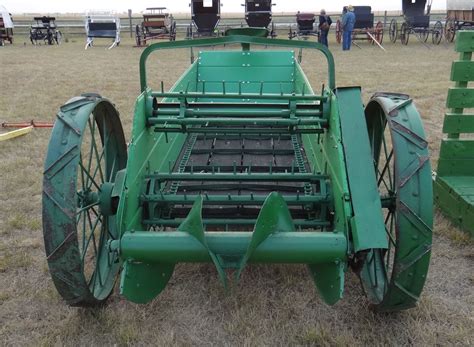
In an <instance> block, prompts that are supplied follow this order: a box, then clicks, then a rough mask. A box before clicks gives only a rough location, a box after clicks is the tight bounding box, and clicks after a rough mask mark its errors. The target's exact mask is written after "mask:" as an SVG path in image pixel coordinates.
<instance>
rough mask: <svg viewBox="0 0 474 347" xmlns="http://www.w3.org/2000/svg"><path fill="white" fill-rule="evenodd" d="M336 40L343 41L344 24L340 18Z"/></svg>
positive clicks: (337, 23) (337, 24)
mask: <svg viewBox="0 0 474 347" xmlns="http://www.w3.org/2000/svg"><path fill="white" fill-rule="evenodd" d="M336 41H337V43H341V42H342V24H341V21H340V20H339V19H338V20H337V22H336Z"/></svg>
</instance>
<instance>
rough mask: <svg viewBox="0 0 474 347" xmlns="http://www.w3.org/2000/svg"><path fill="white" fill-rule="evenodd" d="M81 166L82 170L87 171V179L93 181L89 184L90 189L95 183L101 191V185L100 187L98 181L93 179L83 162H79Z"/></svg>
mask: <svg viewBox="0 0 474 347" xmlns="http://www.w3.org/2000/svg"><path fill="white" fill-rule="evenodd" d="M79 166H80V167H81V169H82V170H84V173H85V174H86V176H87V180H88V181H89V180H90V181H91V184H90V186H88V187H89V189H90V188H91V187H92V185H94V186H95V187H96V188H97V189H98V191H99V192H100V187H99V185H98V184H97V182H96V181H94V179H93V178H92V176H91V175H90V174H89V172H88V171H87V170H86V168H85V167H84V166H83V165H82V163H79Z"/></svg>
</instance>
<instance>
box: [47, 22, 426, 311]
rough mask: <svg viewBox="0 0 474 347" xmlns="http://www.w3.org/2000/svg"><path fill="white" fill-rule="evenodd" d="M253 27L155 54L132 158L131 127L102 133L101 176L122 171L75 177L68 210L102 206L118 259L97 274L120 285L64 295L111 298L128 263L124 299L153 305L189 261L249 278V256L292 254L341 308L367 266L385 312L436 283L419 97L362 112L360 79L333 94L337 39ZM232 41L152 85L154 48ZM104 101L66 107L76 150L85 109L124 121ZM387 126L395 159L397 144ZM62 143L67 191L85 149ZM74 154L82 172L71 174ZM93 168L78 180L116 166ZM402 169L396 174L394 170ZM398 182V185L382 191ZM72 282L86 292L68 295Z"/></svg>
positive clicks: (382, 98) (369, 284) (57, 188)
mask: <svg viewBox="0 0 474 347" xmlns="http://www.w3.org/2000/svg"><path fill="white" fill-rule="evenodd" d="M242 33H243V32H242V31H240V30H239V31H236V32H233V33H232V34H233V35H230V36H227V37H223V38H213V39H203V40H192V41H182V42H172V43H159V44H154V45H151V46H150V47H148V48H147V49H145V50H144V52H143V54H142V57H141V59H140V85H141V95H139V97H138V98H137V100H136V104H135V111H134V118H133V127H132V133H131V137H130V142H129V146H128V159H127V163H126V165H125V162H124V161H123V159H124V154H123V152H125V150H124V148H125V141H124V140H123V135H121V128H120V129H119V127H118V126H116V127H115V128H114V130H117V133H115V132H114V133H112V134H106V135H107V136H105V135H104V136H102V135H103V134H102V133H101V136H100V139H101V141H102V143H104V144H108V143H109V141H112V143H114V144H116V145H118V148H119V150H116V151H115V152H113V151H112V152H111V153H109V152H108V151H106V152H107V156H105V155H104V161H105V169H104V170H103V171H104V172H106V173H107V172H111V173H113V175H111V176H112V177H109V178H110V179H107V181H106V182H105V183H104V184H102V185H99V184H98V185H97V187H94V188H95V189H91V190H90V191H89V190H87V191H85V192H84V191H82V190H80V189H79V190H77V189H75V187H74V189H72V186H71V201H70V202H71V204H70V205H67V206H69V207H70V209H71V211H70V213H69V214H70V215H73V214H74V213H76V214H77V213H83V211H86V210H88V209H89V208H94V209H98V210H97V217H94V218H96V219H95V220H99V221H101V220H103V221H107V227H106V228H102V229H103V231H108V233H106V232H102V233H100V235H99V233H98V236H100V238H101V242H100V243H99V245H100V247H99V248H100V256H99V259H107V260H113V261H109V262H108V263H107V265H108V266H107V267H101V265H104V264H105V263H104V264H102V263H101V262H99V266H98V267H96V268H99V272H100V274H105V272H107V276H108V277H107V278H108V280H107V282H106V284H105V285H104V284H102V285H101V286H99V287H98V286H97V283H96V282H92V281H90V282H87V281H82V282H80V281H76V282H69V283H68V285H67V286H66V288H67V290H63V291H61V289H60V293H61V294H62V295H63V297H65V298H66V300H67V301H68V302H69V303H74V304H77V305H87V304H94V303H99V302H102V301H103V300H105V298H106V296H107V295H108V294H110V291H111V290H112V288H113V283H114V279H115V277H116V275H117V273H118V271H119V270H120V269H121V270H122V271H121V281H120V292H121V294H122V295H123V296H125V297H126V298H127V299H128V300H130V301H133V302H135V303H147V302H150V301H151V300H153V299H154V298H155V297H156V296H157V295H158V294H159V293H160V292H162V291H163V290H164V289H165V287H166V285H167V283H168V282H169V280H170V278H171V276H172V274H173V271H174V267H175V266H176V264H178V263H181V262H188V263H203V262H204V263H212V264H213V265H214V266H215V268H216V270H217V274H218V276H219V277H220V279H221V281H222V282H223V283H224V285H225V286H226V285H227V281H228V271H234V278H235V279H236V280H238V279H239V277H240V276H241V275H242V272H243V270H244V269H245V267H246V266H248V264H252V263H291V264H306V265H307V266H308V267H309V270H310V274H311V275H312V277H313V280H314V283H315V285H316V287H317V288H318V291H319V293H320V294H321V297H322V298H323V300H324V301H325V302H326V303H327V304H329V305H333V304H335V303H336V302H338V301H339V300H340V299H341V298H342V297H343V293H344V276H345V272H346V271H347V270H348V269H349V268H353V269H354V270H355V271H356V273H358V274H359V275H360V277H361V279H362V282H363V286H364V289H365V290H366V291H367V295H368V297H369V299H370V300H371V302H372V303H373V304H374V306H375V307H376V309H379V310H386V311H389V310H399V309H403V308H407V307H411V306H413V304H414V302H415V301H416V298H417V297H418V296H419V294H420V292H421V288H422V287H423V283H424V281H425V278H426V271H427V266H428V261H429V252H430V245H431V243H430V242H431V224H432V209H431V206H430V203H431V200H432V199H431V196H430V189H431V185H430V184H429V182H430V175H429V171H430V168H429V162H428V159H427V158H428V157H427V155H428V153H427V142H426V140H425V138H424V133H423V129H422V127H421V122H420V119H419V115H418V113H417V112H416V110H415V109H414V106H413V105H412V103H411V101H410V100H407V99H406V98H404V97H400V96H393V95H378V96H375V97H374V98H373V99H372V100H371V103H369V105H368V107H367V109H366V111H365V115H364V110H363V106H362V99H361V95H360V89H359V88H347V89H337V90H336V89H335V87H336V83H335V67H334V59H333V57H332V54H331V53H330V51H329V50H327V48H325V47H323V46H321V45H320V44H317V43H311V42H305V41H287V40H276V39H272V40H268V39H265V38H261V37H255V36H254V37H251V36H245V35H242ZM219 45H225V46H226V49H225V50H222V51H219V50H212V51H201V52H199V53H198V55H197V56H196V58H197V59H196V60H195V61H194V62H193V63H192V64H191V66H190V67H189V68H188V70H187V71H186V72H185V73H184V74H183V76H182V77H181V78H180V79H179V80H178V81H177V82H176V83H175V84H174V85H173V86H172V87H171V88H170V89H169V90H165V88H164V85H163V83H162V84H161V90H152V89H151V88H149V87H148V81H147V74H146V63H147V60H148V57H149V56H150V54H151V53H153V52H155V51H159V50H162V49H176V48H178V49H183V48H192V49H193V51H194V49H196V48H199V47H202V48H203V49H204V48H205V47H210V46H219ZM234 46H237V50H235V49H234V48H235V47H234ZM256 46H264V47H265V48H264V49H262V50H255V47H256ZM274 47H283V50H276V49H273V48H274ZM268 48H270V49H268ZM240 49H241V50H240ZM296 49H298V50H299V49H313V50H317V51H320V52H321V53H322V55H323V56H325V58H326V61H327V65H328V78H327V83H324V81H323V79H321V80H322V83H324V84H325V85H326V86H324V85H323V86H322V88H321V89H319V88H318V90H320V92H315V91H314V89H313V88H312V86H311V85H310V83H309V81H308V78H307V76H306V75H305V73H304V72H303V69H302V67H301V65H300V63H299V60H298V57H296V56H295V52H294V51H293V50H296ZM158 85H159V83H158ZM91 100H92V101H93V103H94V105H102V103H105V104H106V105H109V103H108V102H106V101H104V100H103V99H101V98H100V97H96V98H91V97H89V98H85V99H79V100H76V101H75V103H74V104H70V103H69V104H67V105H65V106H64V107H63V108H62V112H63V113H67V115H68V117H66V118H64V119H65V121H64V122H61V124H62V127H61V128H58V130H57V132H58V134H62V133H64V132H66V133H68V134H69V133H70V134H74V133H77V132H78V131H79V133H77V134H76V135H74V136H75V137H73V138H74V141H75V142H74V144H76V145H80V144H81V143H82V142H83V145H86V146H87V145H89V142H87V141H83V140H82V138H81V135H80V131H82V130H81V129H82V128H81V126H84V124H83V123H78V124H76V123H75V121H76V118H77V117H78V115H82V112H84V113H85V114H87V117H90V114H91V113H93V117H95V118H97V119H98V123H97V124H100V121H103V120H104V119H108V117H110V120H109V121H110V122H111V123H112V124H115V121H116V120H117V117H118V116H117V113H116V111H115V110H108V108H107V109H106V111H107V112H105V111H104V112H102V113H101V112H99V111H97V112H96V109H94V106H92V104H91V103H92V101H91ZM107 107H109V106H107ZM110 107H111V106H110ZM78 110H80V111H78ZM93 111H94V112H93ZM87 112H88V113H87ZM81 117H82V116H79V118H78V119H79V120H81V119H82V118H81ZM86 123H87V122H86ZM90 124H91V129H93V127H92V123H90ZM94 124H95V123H94ZM78 125H79V126H78ZM99 127H100V125H99ZM386 128H387V129H388V128H389V129H390V134H391V139H392V141H393V146H394V148H395V149H394V151H395V152H396V155H395V156H394V155H391V156H388V154H387V146H388V144H389V142H388V140H387V141H386V138H385V136H384V135H383V134H384V130H385V129H386ZM102 129H103V128H102ZM66 130H67V131H66ZM68 136H70V135H68ZM110 139H111V140H110ZM62 140H63V139H62V138H61V137H53V139H52V142H51V145H50V151H51V152H52V153H54V154H55V156H56V158H59V159H55V160H56V161H54V159H53V162H54V163H57V164H54V165H57V169H56V168H54V169H52V170H53V171H51V172H55V171H59V172H61V180H59V181H58V182H55V184H54V185H53V187H52V192H53V193H54V194H61V192H62V191H64V190H63V189H62V187H63V186H64V182H66V181H67V180H66V179H65V177H68V176H67V174H70V175H71V176H70V177H72V178H73V180H74V179H75V180H77V176H74V173H73V171H74V172H76V173H77V172H78V165H79V163H78V162H77V161H75V160H76V154H75V152H64V153H63V152H60V153H57V152H56V151H57V149H56V148H57V147H58V145H57V144H58V143H60V141H62ZM390 144H391V142H390ZM90 146H91V147H90V148H89V147H87V148H89V152H87V153H89V154H91V153H92V155H91V157H92V158H95V157H96V155H95V153H96V147H97V145H94V144H93V143H92V145H90ZM105 147H107V148H108V146H107V145H106V146H105ZM59 148H62V147H61V146H59ZM71 151H72V150H71ZM100 156H101V155H100V154H99V155H98V157H99V159H100ZM53 158H54V156H53ZM114 158H115V159H114ZM117 158H120V160H118V159H117ZM380 158H385V159H387V158H388V162H389V163H390V165H392V164H393V167H392V166H390V170H387V169H386V168H383V167H382V168H379V170H374V171H372V167H373V166H372V165H373V164H375V165H376V166H377V165H382V166H383V159H380ZM395 159H396V165H395ZM99 161H100V160H99ZM119 161H120V163H119ZM48 163H49V162H48ZM63 163H67V165H66V164H64V165H66V167H68V170H70V171H64V172H62V171H61V170H62V164H63ZM119 164H120V165H119ZM54 165H53V167H54ZM86 166H87V167H86V169H87V170H82V171H83V172H84V173H83V177H84V178H82V176H81V177H79V179H84V180H86V181H87V180H88V179H89V175H90V176H91V177H94V176H95V175H96V174H99V173H102V171H101V170H99V169H96V168H95V167H94V166H91V167H90V168H89V166H88V165H86ZM79 168H81V165H79ZM395 168H396V169H395ZM395 170H398V171H395ZM91 171H92V173H91ZM51 172H50V171H48V172H47V173H46V175H45V182H46V181H47V180H49V178H48V177H49V176H48V175H51ZM79 172H81V170H79ZM86 172H87V173H86ZM388 173H390V174H391V175H390V179H384V178H383V177H384V176H385V175H387V174H388ZM392 173H393V174H392ZM106 176H107V175H106ZM109 176H110V175H109ZM381 177H382V179H381ZM87 182H89V181H87ZM387 182H389V183H388V184H390V185H392V186H393V187H392V188H393V189H384V185H385V184H387ZM427 182H428V184H427ZM90 184H91V183H88V185H90ZM395 185H396V187H395ZM427 187H428V188H427ZM77 196H79V199H77ZM78 200H79V201H81V203H80V204H79V205H78V204H77V201H78ZM48 204H50V202H48V201H47V200H45V203H44V206H45V209H46V210H47V211H52V213H53V215H56V214H60V213H61V212H58V211H57V209H60V208H61V204H59V203H56V204H54V206H50V205H51V204H50V205H48ZM96 205H97V206H96ZM387 216H388V218H386V217H387ZM73 219H74V220H75V217H74V218H73ZM50 220H52V218H50ZM91 221H92V227H93V224H94V219H93V220H91ZM395 221H396V222H395ZM86 222H87V220H86ZM86 222H85V225H86V227H87V226H88V224H87V223H86ZM58 223H63V220H61V219H60V220H59V222H58ZM62 225H64V224H62ZM80 226H81V224H79V229H80ZM56 228H60V225H59V224H58V225H57V226H56ZM395 229H396V231H395ZM45 230H46V228H45ZM68 230H69V229H68ZM68 230H66V232H68ZM64 232H65V231H61V233H62V234H61V233H60V232H58V235H60V236H61V235H64ZM75 232H76V231H75ZM45 234H47V233H46V231H45ZM395 234H396V236H395ZM66 235H69V233H68V234H66ZM63 239H64V238H63ZM89 239H91V240H92V238H89ZM58 240H61V238H59V237H58ZM394 240H395V241H394ZM86 243H87V239H86ZM92 244H94V243H91V245H92ZM59 248H60V249H61V246H60V247H59ZM53 254H54V252H53ZM387 254H390V255H393V254H395V255H396V257H394V258H391V259H390V258H389V257H390V256H387ZM394 259H396V260H394ZM61 264H62V265H61V266H63V268H62V270H61V271H63V272H59V271H56V272H54V271H52V273H53V276H55V275H56V277H58V275H57V274H58V273H59V275H60V276H66V274H68V273H69V272H70V271H71V266H73V265H74V266H75V269H76V268H77V269H78V270H75V271H76V273H74V272H73V275H74V276H76V277H77V276H79V277H80V276H83V275H84V273H85V272H87V271H86V270H87V269H86V268H84V269H81V268H80V266H79V267H77V264H72V265H71V264H67V261H66V258H63V259H61ZM66 265H67V266H66ZM68 266H69V267H68ZM393 269H395V270H393ZM69 276H70V274H69ZM375 276H377V277H375ZM93 279H94V278H92V280H93ZM77 283H79V284H77ZM88 285H89V286H90V285H91V286H92V287H91V288H92V290H91V289H90V288H89V289H88V290H89V292H87V290H85V289H84V288H85V287H87V286H88ZM74 291H77V292H78V293H79V294H77V295H76V294H75V295H76V296H72V295H70V293H71V292H74ZM87 293H89V294H87ZM90 293H92V294H90ZM91 295H92V296H91ZM70 297H74V298H79V299H77V300H72V299H71V298H70ZM91 297H92V298H93V300H91ZM94 300H95V301H94Z"/></svg>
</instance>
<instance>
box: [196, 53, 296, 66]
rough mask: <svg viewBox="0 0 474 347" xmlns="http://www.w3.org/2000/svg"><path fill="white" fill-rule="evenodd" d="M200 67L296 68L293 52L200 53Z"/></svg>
mask: <svg viewBox="0 0 474 347" xmlns="http://www.w3.org/2000/svg"><path fill="white" fill-rule="evenodd" d="M198 66H199V67H203V66H214V67H232V66H246V67H265V68H267V67H275V66H295V54H294V52H292V51H274V50H269V51H250V52H242V51H237V52H236V51H211V52H205V51H203V52H200V53H199V61H198Z"/></svg>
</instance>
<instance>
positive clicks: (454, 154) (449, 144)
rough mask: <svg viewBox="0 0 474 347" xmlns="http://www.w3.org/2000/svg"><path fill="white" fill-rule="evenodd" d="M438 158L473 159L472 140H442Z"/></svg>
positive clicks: (473, 147) (473, 148)
mask: <svg viewBox="0 0 474 347" xmlns="http://www.w3.org/2000/svg"><path fill="white" fill-rule="evenodd" d="M440 158H448V159H474V140H451V139H448V140H444V141H443V142H442V143H441V152H440Z"/></svg>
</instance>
